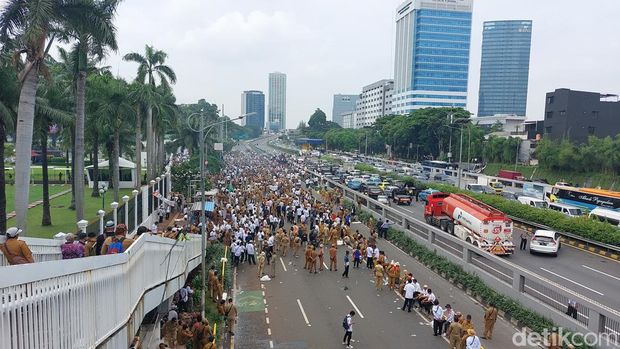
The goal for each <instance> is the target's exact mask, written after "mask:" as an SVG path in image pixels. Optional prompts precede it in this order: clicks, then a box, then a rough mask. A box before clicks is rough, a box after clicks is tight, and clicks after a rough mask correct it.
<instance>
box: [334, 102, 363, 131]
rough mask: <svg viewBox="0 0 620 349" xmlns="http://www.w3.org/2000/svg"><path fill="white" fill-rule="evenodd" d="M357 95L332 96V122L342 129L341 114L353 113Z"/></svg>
mask: <svg viewBox="0 0 620 349" xmlns="http://www.w3.org/2000/svg"><path fill="white" fill-rule="evenodd" d="M358 99H359V95H342V94H335V95H334V107H333V108H332V121H333V122H335V123H337V124H338V125H340V126H342V127H344V125H343V117H342V114H345V113H350V112H352V111H355V104H356V103H357V100H358Z"/></svg>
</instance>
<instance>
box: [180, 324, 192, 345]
mask: <svg viewBox="0 0 620 349" xmlns="http://www.w3.org/2000/svg"><path fill="white" fill-rule="evenodd" d="M192 335H193V333H192V331H191V330H190V329H189V325H179V326H178V327H177V348H179V349H183V348H187V344H188V343H189V342H190V340H191V339H192Z"/></svg>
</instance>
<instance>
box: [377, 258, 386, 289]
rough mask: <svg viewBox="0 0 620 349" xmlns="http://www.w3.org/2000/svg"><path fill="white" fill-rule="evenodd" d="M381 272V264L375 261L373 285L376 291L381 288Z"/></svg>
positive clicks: (382, 271)
mask: <svg viewBox="0 0 620 349" xmlns="http://www.w3.org/2000/svg"><path fill="white" fill-rule="evenodd" d="M383 274H384V270H383V265H381V264H380V263H377V264H376V265H375V287H376V288H377V291H379V290H381V291H382V290H383Z"/></svg>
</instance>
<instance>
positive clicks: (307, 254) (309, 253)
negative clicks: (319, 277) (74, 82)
mask: <svg viewBox="0 0 620 349" xmlns="http://www.w3.org/2000/svg"><path fill="white" fill-rule="evenodd" d="M311 257H312V250H311V249H310V245H307V246H306V251H305V252H304V258H305V260H306V262H305V263H304V269H310V258H311Z"/></svg>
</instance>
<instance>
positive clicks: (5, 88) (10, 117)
mask: <svg viewBox="0 0 620 349" xmlns="http://www.w3.org/2000/svg"><path fill="white" fill-rule="evenodd" d="M6 58H7V57H6V56H2V57H0V81H2V83H1V84H0V165H2V166H3V168H2V170H1V171H0V231H6V190H5V189H4V188H5V185H6V180H5V176H4V160H5V158H4V153H5V149H4V142H5V141H6V132H7V130H8V131H10V130H12V129H13V123H14V121H15V114H16V113H15V110H16V107H17V101H18V98H19V86H18V84H17V75H16V74H15V69H13V67H11V66H10V65H8V59H6Z"/></svg>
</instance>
